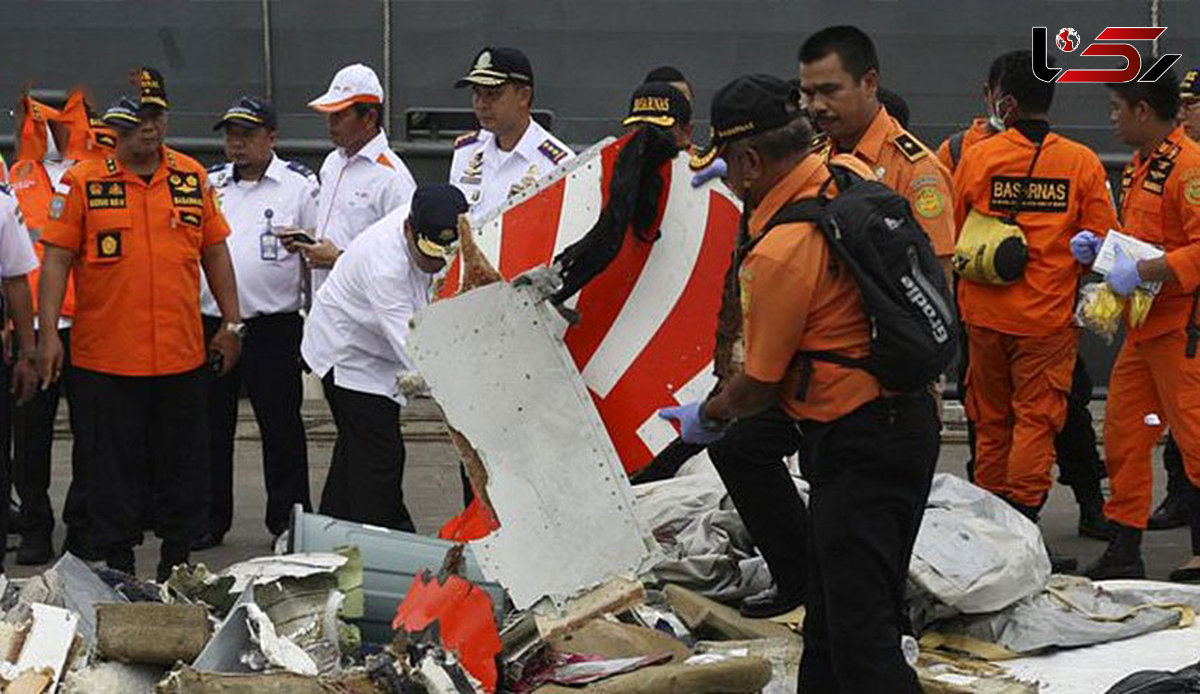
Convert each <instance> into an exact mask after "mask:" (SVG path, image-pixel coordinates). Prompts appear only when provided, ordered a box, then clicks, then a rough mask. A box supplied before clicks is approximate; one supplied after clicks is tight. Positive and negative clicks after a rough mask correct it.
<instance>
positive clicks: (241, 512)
mask: <svg viewBox="0 0 1200 694" xmlns="http://www.w3.org/2000/svg"><path fill="white" fill-rule="evenodd" d="M1096 410H1097V412H1098V413H1099V412H1102V407H1101V406H1100V405H1097V406H1096ZM949 419H950V420H953V419H954V416H953V415H951V416H950V417H949ZM304 420H305V425H306V429H307V430H308V435H309V447H308V450H309V461H310V472H309V477H310V479H311V482H312V496H313V503H314V505H315V504H317V503H318V502H319V500H320V494H321V488H322V486H323V485H324V481H325V475H326V473H327V472H328V470H329V457H330V453H331V452H332V448H333V436H334V428H333V422H332V420H331V418H330V416H329V411H328V409H327V408H326V406H325V402H324V400H321V399H315V398H314V399H310V400H307V401H306V402H305V405H304ZM403 431H404V437H405V440H406V442H407V451H408V462H407V468H406V472H405V485H404V486H405V499H406V502H407V503H408V507H409V510H410V512H411V513H412V515H413V518H414V520H415V522H416V525H417V529H418V531H419V532H421V533H424V534H435V533H436V532H437V529H438V528H439V527H441V525H442V523H444V522H445V521H446V520H447V519H449V518H451V517H452V516H453V515H455V514H456V513H458V512H459V511H460V510H461V508H462V501H461V499H462V496H461V487H460V482H459V473H458V459H457V457H456V454H455V453H454V450H453V448H452V447H451V445H450V443H449V441H448V439H447V438H446V434H445V427H444V425H443V423H442V421H441V415H440V411H439V410H438V408H437V406H436V405H434V404H433V403H432V402H431V401H429V400H417V401H415V402H414V403H413V405H412V406H410V407H408V408H405V410H404V414H403ZM237 436H238V440H237V446H236V454H235V455H236V459H235V475H236V478H237V479H236V483H235V492H234V502H235V508H234V525H233V529H232V530H231V531H230V533H229V534H228V535H226V537H225V543H224V545H222V546H221V547H217V548H214V549H211V550H207V551H204V552H197V553H195V554H194V555H193V559H194V560H195V561H200V562H204V563H205V564H207V565H208V566H209V567H210V568H214V569H219V568H223V567H225V566H227V565H229V564H232V563H235V562H237V561H241V560H243V559H247V558H250V557H254V556H259V555H263V554H269V553H270V552H271V537H270V535H269V534H268V533H267V530H266V527H265V526H264V525H263V515H262V514H263V510H264V508H265V504H266V494H265V491H264V488H263V482H262V467H261V465H262V463H261V451H262V448H261V444H260V441H259V438H258V429H257V426H256V425H255V423H254V419H253V416H252V413H251V410H250V407H249V403H248V402H247V401H243V402H242V410H241V421H240V424H239V426H238V435H237ZM944 440H945V443H944V444H943V446H942V456H941V461H940V463H939V469H940V470H941V471H943V472H950V473H953V474H957V475H965V472H964V469H965V461H966V459H967V447H966V444H965V439H964V437H963V436H962V432H961V427H958V426H956V425H954V424H948V426H947V431H946V433H945V436H944ZM69 446H70V434H69V431H67V429H66V426H65V421H63V419H62V417H60V426H59V436H58V440H57V441H56V443H55V448H54V474H53V481H52V484H51V498H52V500H53V503H54V508H55V511H56V513H57V514H60V515H61V509H62V503H63V499H64V498H65V496H66V491H67V484H68V483H69V481H70V464H69V460H68V455H69V450H70V448H69ZM1161 454H1162V453H1161V448H1160V449H1159V451H1158V452H1156V455H1155V486H1156V497H1155V498H1156V500H1157V499H1159V498H1161V495H1162V493H1163V492H1162V490H1163V486H1164V478H1163V471H1162V466H1161V464H1160V463H1159V461H1160V460H1161ZM1077 518H1078V514H1077V507H1076V506H1075V502H1074V497H1073V496H1072V494H1071V491H1070V490H1069V489H1067V488H1065V487H1062V486H1056V487H1055V488H1054V491H1053V492H1052V494H1051V497H1050V501H1049V503H1048V504H1047V506H1046V510H1045V512H1044V518H1043V522H1042V525H1043V532H1044V533H1045V535H1046V538H1047V541H1048V542H1049V543H1050V546H1051V547H1053V548H1054V549H1055V551H1056V552H1059V553H1062V554H1068V555H1073V556H1076V557H1078V558H1079V560H1080V564H1081V565H1083V564H1086V563H1087V562H1089V561H1091V560H1092V559H1094V558H1096V557H1097V556H1099V554H1100V553H1101V552H1102V551H1103V549H1104V543H1103V542H1098V541H1096V540H1089V539H1085V538H1081V537H1079V536H1078V534H1077V533H1076V529H1075V525H1076V522H1077ZM63 532H64V531H63V528H62V527H61V524H59V527H58V528H56V530H55V542H56V543H61V542H62V537H63ZM56 546H58V545H57V544H56ZM1144 553H1145V557H1146V562H1147V571H1148V572H1149V575H1150V577H1151V578H1156V579H1164V580H1165V579H1166V577H1167V574H1168V573H1170V571H1171V570H1172V569H1173V568H1175V567H1176V566H1178V565H1179V564H1180V563H1181V562H1182V561H1184V560H1185V559H1186V558H1187V557H1188V555H1189V553H1190V545H1189V536H1188V531H1187V529H1186V528H1184V529H1179V530H1172V531H1165V532H1163V531H1160V532H1154V533H1148V534H1147V536H1146V540H1145V543H1144ZM137 559H138V568H139V573H141V574H142V575H143V576H145V575H152V574H153V571H154V566H155V564H156V562H157V559H158V541H157V539H155V538H154V537H153V536H151V535H149V534H148V535H147V538H146V542H145V543H144V544H143V545H142V546H141V547H140V548H139V550H138V553H137ZM6 565H7V568H8V570H9V573H10V575H13V576H27V575H30V574H32V573H36V572H38V571H40V570H41V569H42V568H44V567H23V566H15V557H14V556H13V553H11V552H10V553H9V556H8V558H7V561H6Z"/></svg>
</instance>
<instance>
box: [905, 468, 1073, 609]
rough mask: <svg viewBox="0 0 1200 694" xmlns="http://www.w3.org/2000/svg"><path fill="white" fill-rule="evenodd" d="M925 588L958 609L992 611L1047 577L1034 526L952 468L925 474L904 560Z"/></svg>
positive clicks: (1046, 561) (1046, 560)
mask: <svg viewBox="0 0 1200 694" xmlns="http://www.w3.org/2000/svg"><path fill="white" fill-rule="evenodd" d="M908 575H909V578H910V579H911V580H912V581H913V583H915V584H916V585H917V587H918V588H920V589H921V590H922V591H924V592H925V593H928V594H930V595H932V596H933V597H934V598H935V599H936V600H937V601H939V602H941V603H943V604H946V605H949V606H950V607H953V608H955V609H956V610H958V611H959V612H963V613H967V614H974V613H987V612H995V611H996V610H1001V609H1004V608H1005V607H1008V606H1009V605H1011V604H1013V603H1015V602H1017V601H1018V600H1020V599H1022V598H1025V597H1028V596H1030V595H1033V594H1035V593H1038V592H1039V591H1041V590H1042V588H1044V587H1045V586H1046V582H1047V581H1048V580H1049V578H1050V558H1049V557H1048V556H1047V555H1046V548H1045V545H1044V544H1043V543H1042V535H1041V532H1040V531H1039V530H1038V528H1037V526H1036V525H1034V524H1033V523H1032V522H1030V521H1029V519H1027V518H1025V517H1024V516H1022V515H1021V514H1020V513H1018V512H1017V511H1015V510H1014V509H1013V508H1012V507H1011V506H1009V505H1008V504H1007V503H1005V502H1004V501H1003V500H1001V499H1000V497H998V496H995V495H994V494H991V493H989V492H987V491H984V490H982V489H980V488H979V487H976V486H975V485H973V484H971V483H970V482H967V481H966V480H963V479H961V478H959V477H955V476H954V475H948V474H945V473H942V474H938V475H936V476H934V478H933V487H932V489H931V490H930V493H929V501H928V502H927V503H926V506H925V517H924V520H923V521H922V522H921V529H920V532H919V533H918V534H917V543H916V545H915V546H914V547H913V554H912V560H911V561H910V563H909V567H908Z"/></svg>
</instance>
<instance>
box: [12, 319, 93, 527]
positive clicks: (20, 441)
mask: <svg viewBox="0 0 1200 694" xmlns="http://www.w3.org/2000/svg"><path fill="white" fill-rule="evenodd" d="M58 335H59V339H61V340H62V343H63V351H64V355H63V370H62V377H61V378H60V379H59V380H58V381H57V382H55V383H53V384H51V385H50V387H49V388H47V389H46V390H39V391H38V392H37V393H36V394H34V396H33V399H32V400H30V401H29V402H27V403H25V404H24V405H22V406H21V407H16V408H14V409H13V418H12V425H13V426H12V429H13V434H12V436H13V467H12V480H13V486H14V487H15V488H16V491H17V496H18V497H20V499H21V519H22V521H23V522H24V532H23V534H24V535H25V536H27V537H49V536H50V535H51V533H53V532H54V509H53V508H52V507H51V505H50V471H51V460H52V448H53V445H54V421H55V418H56V417H57V416H58V404H59V400H60V399H62V398H63V397H65V398H66V399H67V405H68V409H67V412H68V415H69V418H70V419H69V424H70V427H71V431H72V432H75V431H76V430H77V427H76V426H75V418H76V416H77V415H76V407H75V406H74V401H75V398H74V377H73V375H72V372H71V357H70V354H71V330H70V329H69V328H63V329H61V330H59V331H58ZM86 476H87V455H86V452H85V451H84V447H83V446H81V445H79V442H78V441H76V442H74V443H73V444H72V446H71V486H70V488H69V489H68V490H67V501H66V505H65V506H64V507H63V522H64V523H66V524H67V527H68V528H69V531H68V533H69V534H70V535H71V536H72V537H77V538H80V539H82V538H83V537H85V536H86V532H87V526H88V511H87V477H86Z"/></svg>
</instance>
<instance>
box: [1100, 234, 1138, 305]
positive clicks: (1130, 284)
mask: <svg viewBox="0 0 1200 694" xmlns="http://www.w3.org/2000/svg"><path fill="white" fill-rule="evenodd" d="M1114 250H1115V251H1116V256H1115V260H1113V266H1112V269H1111V270H1109V271H1108V277H1105V280H1106V281H1107V282H1108V286H1109V287H1112V290H1113V291H1114V292H1116V293H1117V294H1119V295H1121V296H1129V295H1130V294H1132V293H1133V290H1135V289H1137V288H1138V285H1139V284H1141V283H1142V277H1141V275H1139V274H1138V269H1137V261H1136V260H1134V259H1133V257H1132V256H1128V255H1125V252H1124V251H1122V250H1121V248H1120V246H1118V247H1117V248H1115V249H1114Z"/></svg>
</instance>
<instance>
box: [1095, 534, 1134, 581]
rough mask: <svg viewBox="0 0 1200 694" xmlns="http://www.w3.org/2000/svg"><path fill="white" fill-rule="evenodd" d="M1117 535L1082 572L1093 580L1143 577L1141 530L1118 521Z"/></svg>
mask: <svg viewBox="0 0 1200 694" xmlns="http://www.w3.org/2000/svg"><path fill="white" fill-rule="evenodd" d="M1115 525H1116V526H1117V535H1116V537H1115V538H1113V540H1112V541H1111V542H1109V543H1108V548H1107V549H1105V550H1104V554H1102V555H1100V558H1099V559H1097V560H1096V561H1095V562H1094V563H1093V564H1092V565H1091V566H1089V567H1087V569H1086V570H1085V571H1084V572H1083V573H1084V575H1085V576H1087V577H1088V578H1090V579H1092V580H1093V581H1103V580H1107V579H1111V578H1145V577H1146V565H1145V564H1144V563H1143V562H1142V531H1141V530H1138V529H1137V528H1130V527H1128V526H1125V525H1121V524H1119V523H1117V524H1115Z"/></svg>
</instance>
